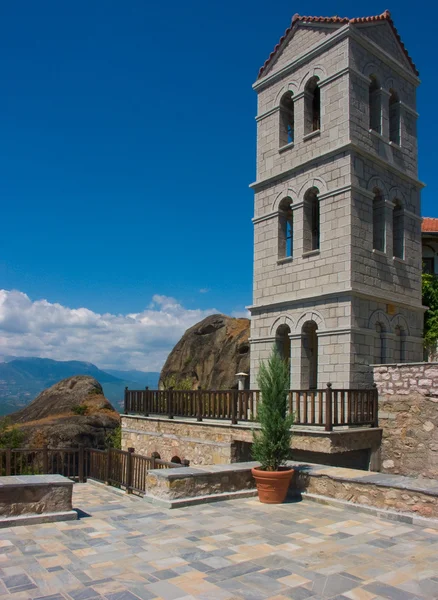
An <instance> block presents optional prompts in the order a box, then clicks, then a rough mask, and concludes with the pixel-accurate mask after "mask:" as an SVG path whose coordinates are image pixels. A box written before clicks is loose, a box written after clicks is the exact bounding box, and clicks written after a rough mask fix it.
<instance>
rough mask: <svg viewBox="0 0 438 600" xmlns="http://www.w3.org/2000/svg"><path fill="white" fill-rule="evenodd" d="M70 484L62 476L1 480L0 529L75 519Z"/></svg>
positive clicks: (8, 477) (20, 477)
mask: <svg viewBox="0 0 438 600" xmlns="http://www.w3.org/2000/svg"><path fill="white" fill-rule="evenodd" d="M72 492H73V481H70V480H69V479H66V478H65V477H62V476H61V475H20V476H7V477H1V478H0V527H10V526H11V525H27V524H31V523H37V522H38V523H41V522H50V521H59V520H74V519H77V518H78V517H77V513H76V512H75V511H73V510H72Z"/></svg>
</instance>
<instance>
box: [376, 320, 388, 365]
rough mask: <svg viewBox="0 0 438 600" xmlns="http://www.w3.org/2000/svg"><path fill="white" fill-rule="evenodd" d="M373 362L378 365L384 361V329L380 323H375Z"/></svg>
mask: <svg viewBox="0 0 438 600" xmlns="http://www.w3.org/2000/svg"><path fill="white" fill-rule="evenodd" d="M376 333H377V336H376V341H375V347H374V350H375V362H376V363H377V364H378V365H384V364H385V363H386V354H387V352H386V330H385V327H384V325H382V323H376Z"/></svg>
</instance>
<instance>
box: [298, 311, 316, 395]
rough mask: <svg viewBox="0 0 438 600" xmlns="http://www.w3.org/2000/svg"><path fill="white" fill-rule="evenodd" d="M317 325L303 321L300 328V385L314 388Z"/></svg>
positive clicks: (309, 388) (305, 387)
mask: <svg viewBox="0 0 438 600" xmlns="http://www.w3.org/2000/svg"><path fill="white" fill-rule="evenodd" d="M317 330H318V325H317V324H316V323H315V322H314V321H307V322H306V323H304V325H303V327H302V330H301V387H302V388H303V389H306V390H307V389H308V390H314V389H316V388H317V386H318V337H317Z"/></svg>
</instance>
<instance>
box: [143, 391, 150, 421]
mask: <svg viewBox="0 0 438 600" xmlns="http://www.w3.org/2000/svg"><path fill="white" fill-rule="evenodd" d="M148 392H149V386H148V385H147V386H146V387H145V389H144V407H143V409H144V410H143V414H144V416H145V417H148V416H149V394H148Z"/></svg>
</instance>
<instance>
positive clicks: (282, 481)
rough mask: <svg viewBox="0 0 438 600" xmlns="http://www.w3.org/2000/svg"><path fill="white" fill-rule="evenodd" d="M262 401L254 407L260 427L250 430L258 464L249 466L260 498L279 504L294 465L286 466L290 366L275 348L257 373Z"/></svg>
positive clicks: (284, 493) (291, 420)
mask: <svg viewBox="0 0 438 600" xmlns="http://www.w3.org/2000/svg"><path fill="white" fill-rule="evenodd" d="M258 383H259V388H260V392H261V402H260V404H259V405H258V408H257V416H258V421H259V423H260V429H259V430H258V431H256V430H253V446H252V456H253V458H254V460H257V461H258V462H259V463H260V467H255V468H253V469H252V474H253V476H254V479H255V481H256V485H257V491H258V493H259V500H260V502H263V503H265V504H280V503H281V502H283V501H284V499H285V498H286V494H287V490H288V488H289V484H290V480H291V478H292V475H293V469H291V468H289V467H287V466H286V461H287V459H288V458H289V456H290V442H291V437H292V432H291V426H292V424H293V415H288V414H287V397H288V390H289V367H288V364H287V363H286V362H285V361H284V360H283V359H282V358H281V356H280V355H279V353H278V351H277V350H276V349H274V351H273V353H272V354H271V357H270V358H269V360H268V361H267V363H266V364H265V363H262V364H261V365H260V372H259V377H258Z"/></svg>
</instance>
